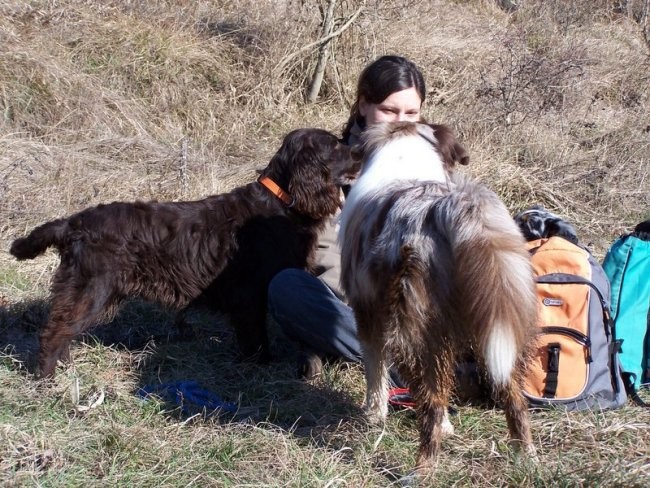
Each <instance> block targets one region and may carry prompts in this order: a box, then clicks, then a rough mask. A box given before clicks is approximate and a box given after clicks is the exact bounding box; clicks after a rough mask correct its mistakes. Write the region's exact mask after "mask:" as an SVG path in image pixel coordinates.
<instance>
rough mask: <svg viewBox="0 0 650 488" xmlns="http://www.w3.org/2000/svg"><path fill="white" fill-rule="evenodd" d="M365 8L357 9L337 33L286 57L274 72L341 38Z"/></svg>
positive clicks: (362, 6) (363, 6)
mask: <svg viewBox="0 0 650 488" xmlns="http://www.w3.org/2000/svg"><path fill="white" fill-rule="evenodd" d="M364 8H365V5H361V6H360V7H359V8H358V9H357V11H356V12H354V13H353V14H352V16H350V18H349V19H348V20H347V21H346V22H345V23H344V24H343V25H342V26H341V27H339V28H338V29H337V30H336V31H334V32H332V33H331V34H328V35H326V36H325V37H322V38H320V39H318V40H317V41H314V42H310V43H309V44H306V45H305V46H303V47H301V48H300V49H298V50H297V51H295V52H293V53H291V54H289V55H288V56H286V57H285V58H284V59H283V60H282V61H280V62H279V63H278V65H277V66H276V68H275V69H274V71H275V72H276V73H277V72H279V71H282V70H283V69H284V67H285V66H286V65H287V64H288V63H289V62H291V61H292V60H293V59H294V58H296V57H297V56H300V55H301V54H302V53H304V52H305V51H309V50H310V49H313V48H314V47H316V46H320V45H322V44H325V43H327V42H328V41H330V40H331V39H334V38H335V37H338V36H340V35H341V34H342V33H343V32H345V31H346V30H347V29H348V28H349V27H350V26H351V25H352V24H353V23H354V21H355V20H356V19H357V17H358V16H359V14H360V13H361V12H363V10H364Z"/></svg>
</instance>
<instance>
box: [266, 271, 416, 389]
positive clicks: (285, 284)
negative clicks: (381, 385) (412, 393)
mask: <svg viewBox="0 0 650 488" xmlns="http://www.w3.org/2000/svg"><path fill="white" fill-rule="evenodd" d="M268 311H269V313H270V315H271V317H273V319H274V320H275V321H276V322H277V323H278V325H279V326H280V328H281V329H282V332H283V333H284V334H285V335H286V336H287V337H289V338H290V339H292V340H294V341H297V342H298V343H300V344H301V345H302V346H303V347H306V348H307V349H309V350H311V351H313V352H315V353H318V354H321V355H326V356H329V357H332V358H342V359H345V360H347V361H353V362H356V363H359V362H362V356H361V344H360V343H359V339H358V338H357V323H356V321H355V319H354V312H353V311H352V309H351V308H350V307H349V306H348V305H346V304H345V303H344V302H342V301H341V300H340V299H339V298H338V297H337V296H336V295H335V294H334V293H333V292H332V290H330V289H329V287H328V286H327V285H325V283H323V282H322V281H320V280H319V279H318V278H316V277H315V276H313V275H311V274H310V273H307V272H306V271H303V270H300V269H285V270H283V271H280V272H279V273H278V274H277V275H275V277H274V278H273V279H272V280H271V283H270V284H269V290H268ZM389 374H390V379H391V383H392V384H393V386H404V382H403V381H401V379H400V378H399V375H398V374H397V372H396V371H395V370H394V368H391V369H390V371H389Z"/></svg>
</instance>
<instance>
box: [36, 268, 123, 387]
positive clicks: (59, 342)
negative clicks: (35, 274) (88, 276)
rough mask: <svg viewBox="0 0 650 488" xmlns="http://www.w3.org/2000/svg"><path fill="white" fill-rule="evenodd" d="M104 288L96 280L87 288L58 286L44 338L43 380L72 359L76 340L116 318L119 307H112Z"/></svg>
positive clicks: (41, 351) (42, 342)
mask: <svg viewBox="0 0 650 488" xmlns="http://www.w3.org/2000/svg"><path fill="white" fill-rule="evenodd" d="M103 285H104V283H103V282H102V281H101V280H95V279H93V280H91V281H90V282H89V283H88V284H86V286H84V287H74V288H73V287H72V286H67V285H66V284H64V283H61V282H60V281H59V282H58V283H57V284H55V286H54V287H53V298H52V305H51V308H50V316H49V319H48V322H47V324H46V325H45V327H44V328H43V330H42V331H41V334H40V352H39V370H40V377H42V378H46V377H53V376H54V370H55V368H56V364H57V361H58V360H59V359H60V360H63V361H67V360H68V359H69V356H70V342H71V341H72V339H73V338H74V337H76V336H78V335H79V334H81V333H82V332H83V331H84V330H86V329H88V328H89V327H92V326H93V325H97V324H98V323H99V322H100V321H101V320H106V319H107V318H109V317H110V315H112V314H113V312H114V310H115V308H116V307H114V306H110V305H109V303H108V302H109V295H108V293H107V288H106V287H105V286H103Z"/></svg>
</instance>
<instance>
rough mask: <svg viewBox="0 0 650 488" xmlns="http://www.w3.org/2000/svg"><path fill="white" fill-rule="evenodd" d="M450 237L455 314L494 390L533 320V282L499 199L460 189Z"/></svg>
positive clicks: (505, 379) (473, 187)
mask: <svg viewBox="0 0 650 488" xmlns="http://www.w3.org/2000/svg"><path fill="white" fill-rule="evenodd" d="M458 198H459V202H457V210H458V207H461V208H462V211H461V212H460V213H458V212H456V213H455V215H456V220H455V222H454V227H455V231H454V232H453V233H452V235H453V238H452V246H453V254H454V262H455V271H456V274H455V280H454V281H455V288H456V290H457V292H458V295H459V296H460V301H459V303H458V310H459V311H460V312H461V313H462V315H463V318H464V323H465V324H466V325H467V327H468V330H467V331H466V332H467V334H468V336H469V337H473V339H474V342H475V344H476V346H477V347H478V352H479V353H480V354H481V355H482V356H483V361H484V363H485V367H486V369H487V371H488V373H489V375H490V377H491V379H492V381H493V383H494V384H495V385H496V386H499V385H506V384H508V383H509V381H510V378H511V375H512V372H513V368H515V365H516V362H517V359H518V358H519V357H520V356H521V354H522V352H523V351H524V348H525V347H526V344H527V343H528V341H529V340H530V339H531V336H532V334H533V331H534V324H535V320H536V316H537V299H536V295H535V284H534V283H535V282H534V277H533V271H532V267H531V265H530V258H529V256H528V253H527V252H526V250H525V247H524V240H523V237H522V235H521V233H520V232H519V230H518V229H517V227H516V225H515V224H514V222H513V220H512V218H511V217H510V214H509V213H508V211H507V209H506V208H505V206H504V205H503V203H502V202H501V201H500V200H499V199H498V197H497V196H496V195H495V194H494V193H493V192H491V191H490V190H488V189H487V188H485V187H483V186H482V185H478V184H468V185H467V186H466V187H465V189H463V187H462V186H461V187H460V188H459V194H458Z"/></svg>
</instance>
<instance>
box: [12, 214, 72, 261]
mask: <svg viewBox="0 0 650 488" xmlns="http://www.w3.org/2000/svg"><path fill="white" fill-rule="evenodd" d="M67 229H68V220H67V219H58V220H53V221H51V222H47V223H45V224H43V225H40V226H38V227H36V228H35V229H34V230H33V231H31V232H30V233H29V235H27V236H25V237H21V238H19V239H16V240H15V241H14V242H13V243H12V244H11V249H9V252H10V253H11V254H12V255H14V256H15V257H16V258H17V259H19V260H23V259H34V258H35V257H36V256H39V255H40V254H43V253H44V252H45V250H46V249H47V248H48V247H50V246H57V247H59V246H60V245H61V244H62V242H63V239H64V237H65V235H66V233H67Z"/></svg>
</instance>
